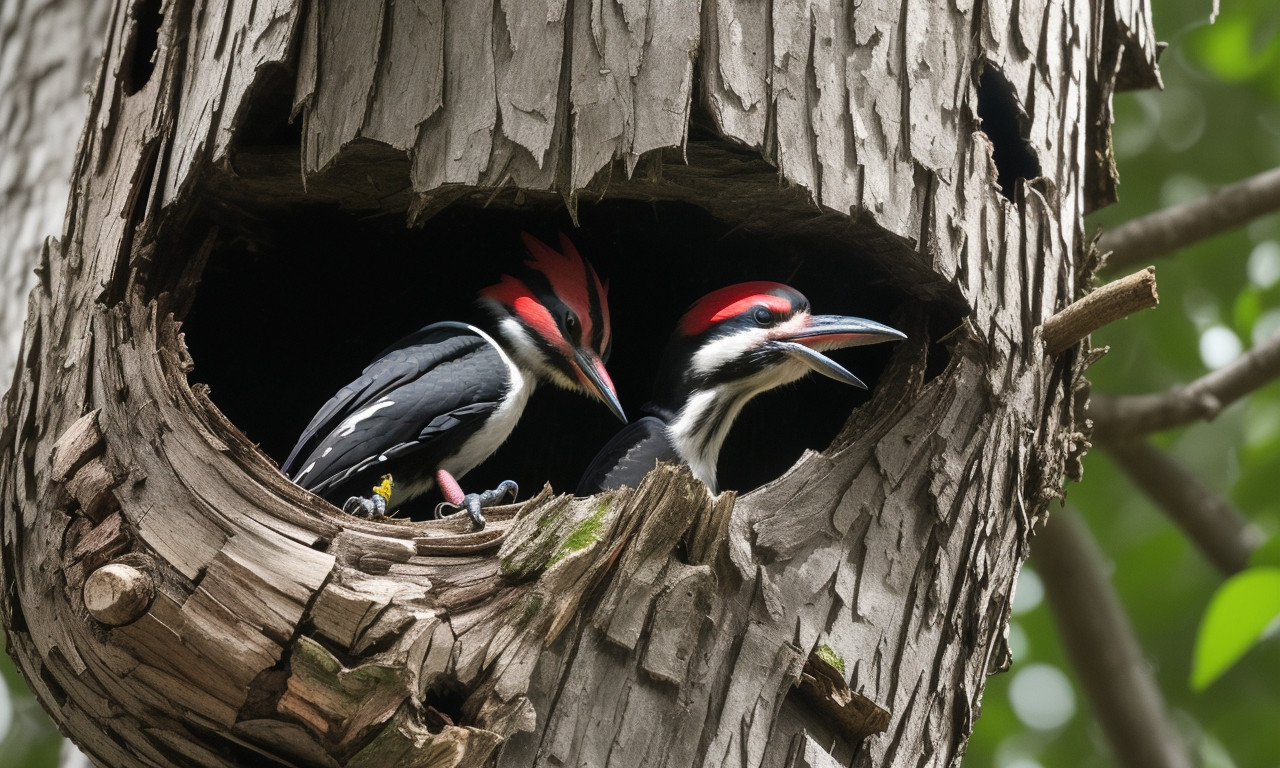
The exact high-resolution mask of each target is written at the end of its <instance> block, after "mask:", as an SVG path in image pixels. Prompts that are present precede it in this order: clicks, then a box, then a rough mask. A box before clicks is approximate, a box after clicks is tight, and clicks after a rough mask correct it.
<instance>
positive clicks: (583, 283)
mask: <svg viewBox="0 0 1280 768" xmlns="http://www.w3.org/2000/svg"><path fill="white" fill-rule="evenodd" d="M522 236H523V238H524V243H525V246H526V247H527V248H528V249H529V255H530V258H529V259H528V260H527V261H525V263H524V265H525V267H526V269H525V270H523V272H522V273H521V274H520V276H519V277H516V276H513V275H503V276H502V279H501V281H499V282H498V283H497V284H496V285H491V286H489V287H488V288H486V289H484V290H483V291H481V292H480V296H481V302H482V303H483V304H484V305H485V306H486V307H487V308H488V309H489V310H490V311H491V312H493V313H494V314H495V315H496V316H497V318H498V333H499V335H500V336H501V337H502V341H503V345H504V347H506V348H507V350H508V351H509V352H510V354H511V355H512V357H513V358H514V359H515V360H516V362H517V364H518V365H520V366H521V367H522V368H524V369H525V370H527V371H529V372H530V373H533V374H534V375H536V376H537V377H538V378H543V379H547V380H550V381H552V382H554V383H555V384H557V385H558V386H561V387H564V388H565V389H570V390H576V391H579V392H582V393H584V394H587V395H589V396H591V397H595V398H597V399H598V400H600V401H601V402H603V403H604V404H605V405H607V406H608V407H609V410H611V411H612V412H613V413H614V414H615V415H616V416H617V417H618V418H620V419H622V420H623V421H624V422H625V421H626V420H627V419H626V416H625V415H624V414H623V412H622V405H621V404H620V403H619V402H618V393H617V391H616V390H615V389H614V386H613V381H612V380H611V379H610V378H609V373H608V371H606V370H605V367H604V364H605V361H607V360H608V359H609V353H610V351H611V349H612V346H613V332H612V328H611V326H610V323H609V302H608V287H607V286H606V285H605V284H604V283H602V282H601V281H600V278H599V277H598V276H597V275H596V272H595V270H594V269H592V268H591V265H590V264H588V263H587V261H586V260H585V259H583V258H582V257H581V256H580V255H579V254H578V251H577V249H576V248H574V246H573V243H571V242H569V238H567V237H565V236H564V235H561V236H560V247H561V249H562V251H563V253H561V252H558V251H556V250H555V249H553V248H551V247H550V246H548V245H547V244H545V243H543V242H542V241H540V240H538V239H537V238H535V237H533V236H532V235H530V234H528V233H523V234H522Z"/></svg>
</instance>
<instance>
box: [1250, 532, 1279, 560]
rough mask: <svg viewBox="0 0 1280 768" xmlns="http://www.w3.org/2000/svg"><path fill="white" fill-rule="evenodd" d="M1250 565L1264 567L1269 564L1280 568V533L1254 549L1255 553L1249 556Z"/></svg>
mask: <svg viewBox="0 0 1280 768" xmlns="http://www.w3.org/2000/svg"><path fill="white" fill-rule="evenodd" d="M1249 565H1251V566H1253V567H1254V568H1262V567H1263V566H1268V565H1269V566H1271V567H1273V568H1280V533H1277V534H1275V535H1273V536H1272V537H1271V538H1269V539H1267V540H1266V541H1265V542H1263V544H1262V546H1260V547H1258V548H1257V549H1255V550H1254V551H1253V554H1252V555H1250V556H1249Z"/></svg>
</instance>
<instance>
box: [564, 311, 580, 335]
mask: <svg viewBox="0 0 1280 768" xmlns="http://www.w3.org/2000/svg"><path fill="white" fill-rule="evenodd" d="M564 330H565V332H566V333H568V334H569V335H570V336H577V335H578V316H577V315H575V314H573V310H569V311H567V312H565V313H564Z"/></svg>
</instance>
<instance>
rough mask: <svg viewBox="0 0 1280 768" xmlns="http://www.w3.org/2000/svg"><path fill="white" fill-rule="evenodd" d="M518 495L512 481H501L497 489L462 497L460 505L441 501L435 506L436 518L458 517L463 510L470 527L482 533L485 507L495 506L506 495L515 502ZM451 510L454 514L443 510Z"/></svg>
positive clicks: (518, 489) (518, 490)
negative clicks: (469, 521)
mask: <svg viewBox="0 0 1280 768" xmlns="http://www.w3.org/2000/svg"><path fill="white" fill-rule="evenodd" d="M519 494H520V486H518V485H516V484H515V481H513V480H503V481H502V482H501V483H498V487H497V488H494V489H492V490H489V491H482V492H481V493H468V494H466V495H465V496H463V497H462V503H461V504H451V503H450V502H447V501H442V502H440V503H439V504H437V505H436V517H437V518H446V517H453V516H454V515H460V514H462V512H463V511H464V510H465V511H466V513H467V514H468V515H470V516H471V527H472V528H474V529H475V530H477V531H483V530H484V526H485V519H484V513H483V512H482V511H481V510H483V509H484V508H485V507H494V506H497V505H498V503H499V502H501V501H502V500H503V499H504V498H505V497H507V496H508V495H509V496H510V497H511V500H512V501H515V500H516V496H518V495H519ZM448 509H453V510H456V511H454V512H446V511H444V510H448Z"/></svg>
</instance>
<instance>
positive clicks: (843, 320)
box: [787, 315, 907, 349]
mask: <svg viewBox="0 0 1280 768" xmlns="http://www.w3.org/2000/svg"><path fill="white" fill-rule="evenodd" d="M905 338H907V334H905V333H903V332H902V331H899V330H898V329H896V328H890V327H889V326H887V325H884V324H882V323H877V322H876V321H874V320H866V319H864V318H861V317H844V316H842V315H813V316H812V317H810V318H809V322H807V323H805V326H804V328H802V329H801V330H800V331H799V332H797V333H794V334H792V335H791V336H789V337H788V338H787V340H788V341H797V342H799V343H801V344H803V345H805V346H806V347H815V348H817V349H843V348H844V347H860V346H863V345H864V344H879V343H880V342H882V341H901V340H903V339H905Z"/></svg>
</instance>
